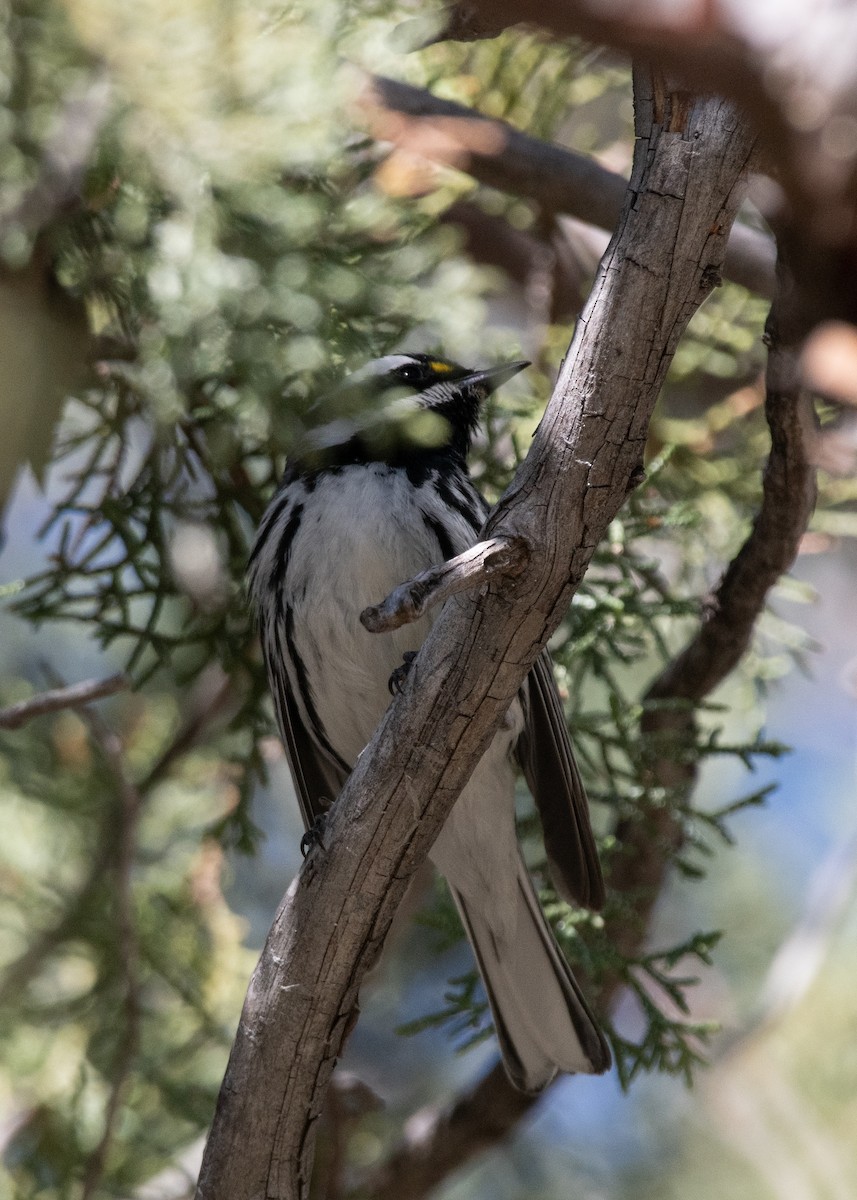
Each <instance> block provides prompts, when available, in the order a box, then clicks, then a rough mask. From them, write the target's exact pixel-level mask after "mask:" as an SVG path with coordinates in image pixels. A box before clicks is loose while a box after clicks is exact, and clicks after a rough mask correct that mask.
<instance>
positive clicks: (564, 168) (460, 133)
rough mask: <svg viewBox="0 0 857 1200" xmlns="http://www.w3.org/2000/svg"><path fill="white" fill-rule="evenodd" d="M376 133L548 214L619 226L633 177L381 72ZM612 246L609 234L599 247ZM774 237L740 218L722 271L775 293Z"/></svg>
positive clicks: (375, 97) (373, 94) (375, 84)
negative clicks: (740, 223) (608, 237)
mask: <svg viewBox="0 0 857 1200" xmlns="http://www.w3.org/2000/svg"><path fill="white" fill-rule="evenodd" d="M362 103H363V106H364V109H365V111H366V113H367V115H368V117H369V122H370V127H371V129H372V132H373V134H374V136H375V137H377V138H379V139H380V140H382V141H388V142H393V143H394V144H396V145H400V146H402V147H404V148H405V149H407V150H408V151H409V152H410V153H412V154H418V155H421V156H422V157H423V158H428V159H431V160H432V161H433V162H437V163H441V164H443V165H444V166H450V167H455V168H457V169H458V170H459V171H465V172H466V173H467V174H468V175H471V176H472V177H473V178H474V179H476V180H477V181H478V182H479V183H482V184H484V185H485V186H486V187H492V188H496V189H497V190H498V191H501V192H508V193H510V194H511V195H513V196H523V197H526V198H527V199H530V200H534V201H536V203H537V204H538V205H539V206H540V208H541V209H542V210H543V211H544V212H545V213H547V214H565V215H567V216H571V217H576V218H577V219H578V220H580V221H585V222H587V223H588V224H591V225H596V226H598V227H600V228H601V229H606V230H610V231H612V230H613V229H614V228H615V227H616V222H617V221H618V220H619V214H620V213H621V211H622V205H623V203H624V201H625V195H626V192H627V190H628V181H627V179H625V178H624V176H622V175H619V174H618V173H617V172H615V171H608V170H607V168H606V167H602V166H601V165H600V164H599V163H597V162H596V161H595V160H594V159H593V158H589V157H588V156H587V155H585V154H579V153H578V152H577V151H575V150H569V149H566V148H565V147H563V146H557V145H554V144H553V143H551V142H545V141H542V140H541V139H539V138H535V137H531V136H530V135H529V134H526V133H522V132H521V131H520V130H519V129H516V128H515V127H514V126H513V125H510V124H509V123H508V122H506V121H500V120H497V119H496V118H494V117H486V116H483V114H482V113H480V112H477V111H476V110H475V109H472V108H467V107H465V105H463V104H456V103H455V102H454V101H452V100H442V99H440V98H439V97H437V96H435V95H433V94H432V93H431V92H429V91H426V90H425V89H423V88H417V87H413V86H412V85H411V84H407V83H402V82H400V81H399V80H396V79H387V78H386V77H384V76H381V75H376V76H372V77H371V78H370V82H369V84H368V85H367V88H366V91H365V93H364V95H363V100H362ZM605 248H606V241H605V243H604V245H603V246H602V247H601V249H600V251H599V253H601V252H603V250H604V249H605ZM775 261H776V250H775V247H774V241H773V238H771V237H769V236H767V235H766V234H764V233H760V232H759V231H758V230H755V229H751V228H750V227H749V226H747V225H733V227H732V231H731V233H730V235H729V242H728V245H727V249H726V258H725V260H724V263H723V275H724V277H725V278H726V279H731V280H732V281H733V282H735V283H740V284H741V286H742V287H746V288H748V289H749V290H750V291H753V292H756V293H757V294H758V295H760V296H764V297H766V298H767V299H771V298H772V297H773V295H774V288H775V282H776V281H775V277H774V266H775Z"/></svg>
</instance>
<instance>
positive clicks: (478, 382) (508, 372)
mask: <svg viewBox="0 0 857 1200" xmlns="http://www.w3.org/2000/svg"><path fill="white" fill-rule="evenodd" d="M529 365H530V364H529V362H526V361H523V362H511V363H502V364H501V365H500V366H499V367H486V369H485V370H484V371H472V372H471V373H470V374H469V375H465V377H464V378H463V379H462V380H460V381H459V386H464V387H469V388H478V389H479V390H480V391H482V392H484V394H485V395H486V396H490V395H491V393H492V392H496V390H497V388H498V387H500V385H501V384H504V383H506V381H507V380H509V379H511V378H512V376H513V375H517V374H518V372H519V371H523V369H524V367H528V366H529Z"/></svg>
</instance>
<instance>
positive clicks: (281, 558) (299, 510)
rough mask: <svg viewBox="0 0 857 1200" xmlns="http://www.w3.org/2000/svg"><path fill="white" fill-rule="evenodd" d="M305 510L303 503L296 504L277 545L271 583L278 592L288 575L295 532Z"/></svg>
mask: <svg viewBox="0 0 857 1200" xmlns="http://www.w3.org/2000/svg"><path fill="white" fill-rule="evenodd" d="M303 511H304V506H303V505H302V504H296V505H295V507H294V508H293V509H292V515H291V516H290V517H289V519H288V521H286V527H285V529H284V530H283V532H282V534H281V536H280V543H279V545H278V546H277V561H276V565H275V566H274V569H273V571H272V572H271V583H272V585H273V587H274V589H275V590H276V591H277V592H279V590H280V588H281V587H282V586H283V580H284V579H285V577H286V567H288V565H289V555H290V554H291V552H292V542H293V541H294V540H295V534H296V533H297V531H298V529H299V528H300V523H301V517H302V516H303Z"/></svg>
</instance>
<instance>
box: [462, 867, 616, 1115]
mask: <svg viewBox="0 0 857 1200" xmlns="http://www.w3.org/2000/svg"><path fill="white" fill-rule="evenodd" d="M517 884H518V887H517V912H516V916H515V923H514V928H515V934H514V938H513V939H511V940H507V939H504V940H503V941H502V942H500V941H499V940H498V938H497V936H496V935H495V933H494V930H493V929H492V927H491V923H490V920H489V919H487V918H486V916H485V915H483V913H482V912H481V911H478V910H477V909H475V908H474V906H473V904H472V902H470V901H468V900H467V899H466V897H465V896H464V895H463V894H462V893H461V892H460V891H458V889H457V888H455V887H454V886H453V887H451V891H452V895H453V898H454V899H455V903H456V904H457V906H458V911H459V912H460V914H461V919H462V921H463V922H464V927H465V929H466V930H467V935H468V937H469V938H470V942H471V944H472V946H473V950H474V953H475V955H476V960H477V962H478V964H479V969H480V971H481V973H482V979H483V981H484V983H485V989H486V991H487V993H488V1000H489V1003H490V1005H491V1012H492V1015H493V1017H494V1025H495V1028H496V1031H497V1039H498V1041H499V1043H500V1050H501V1051H502V1054H503V1061H504V1063H505V1066H506V1070H507V1072H508V1074H509V1077H510V1079H511V1080H512V1082H513V1083H514V1084H515V1085H516V1087H519V1088H521V1089H522V1090H523V1091H525V1092H538V1091H541V1090H542V1088H544V1087H547V1085H548V1084H549V1083H550V1082H551V1080H552V1079H553V1078H554V1076H555V1075H556V1074H557V1073H558V1072H559V1071H567V1072H582V1073H585V1074H589V1075H598V1074H601V1072H602V1071H606V1070H607V1068H608V1067H609V1066H610V1050H609V1048H608V1046H607V1043H606V1041H605V1040H604V1035H603V1034H602V1032H601V1030H600V1029H599V1027H598V1024H597V1022H596V1020H595V1018H594V1016H593V1015H592V1013H591V1012H590V1010H589V1006H588V1005H587V1003H586V1001H585V1000H584V998H583V994H582V992H581V990H580V987H579V986H578V983H577V980H576V979H575V978H574V975H573V974H572V972H571V968H570V967H569V965H568V963H567V962H566V961H565V959H564V958H563V956H562V954H561V953H560V950H559V947H558V946H557V944H556V941H555V940H554V937H553V934H552V933H551V930H550V926H549V925H548V923H547V919H546V917H545V915H544V913H543V912H542V910H541V907H540V905H539V902H538V898H537V897H536V893H535V890H534V888H533V885H532V882H531V880H530V876H529V872H528V871H527V868H526V866H525V864H524V861H523V859H522V858H520V856H519V859H518V872H517Z"/></svg>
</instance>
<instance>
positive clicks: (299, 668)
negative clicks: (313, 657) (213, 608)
mask: <svg viewBox="0 0 857 1200" xmlns="http://www.w3.org/2000/svg"><path fill="white" fill-rule="evenodd" d="M283 615H284V620H285V633H286V648H287V650H288V655H289V659H290V661H291V663H292V666H293V667H294V669H295V676H296V677H297V684H298V691H299V692H300V694H301V700H302V701H303V706H304V709H305V710H306V715H307V720H308V721H309V723H310V725H311V726H312V735H313V737H314V738H315V740H316V741H317V742H318V744H319V745H320V746H321V747H322V749H324V750H325V751H326V752H327V753H328V754H329V755H330V757H331V758H332V759H333V761H334V762H335V763H337V764H338V766H340V767H341V768H342V770H343V771H345V773H346V775H350V774H351V768H350V767H349V765H348V763H347V762H343V760H342V759H341V758H340V757H339V755H338V754H337V753H336V751H335V750H334V748H333V746H331V744H330V742H329V741H328V740H327V735H326V734H325V732H324V726H323V725H322V723H321V721H320V720H319V716H318V710H317V709H316V707H315V702H314V701H313V698H312V692H311V690H310V686H309V679H308V678H307V669H306V664H305V663H304V660H303V659H302V658H301V656H300V655H299V654H298V648H297V646H296V645H295V614H294V610H293V608H292V606H291V605H290V604H287V605H286V609H285V613H284V614H283Z"/></svg>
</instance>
